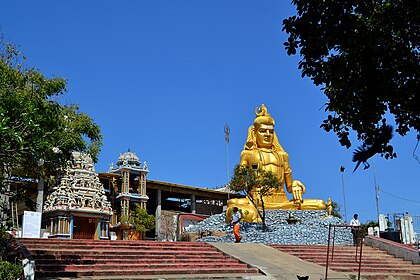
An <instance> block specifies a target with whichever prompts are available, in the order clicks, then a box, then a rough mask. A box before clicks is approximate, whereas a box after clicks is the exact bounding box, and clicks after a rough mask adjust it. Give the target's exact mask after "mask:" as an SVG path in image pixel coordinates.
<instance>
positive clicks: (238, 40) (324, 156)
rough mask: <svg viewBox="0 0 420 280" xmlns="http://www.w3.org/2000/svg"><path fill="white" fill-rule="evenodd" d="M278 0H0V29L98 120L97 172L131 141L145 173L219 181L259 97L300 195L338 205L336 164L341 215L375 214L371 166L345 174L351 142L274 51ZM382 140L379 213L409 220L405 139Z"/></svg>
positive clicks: (413, 186) (415, 190)
mask: <svg viewBox="0 0 420 280" xmlns="http://www.w3.org/2000/svg"><path fill="white" fill-rule="evenodd" d="M288 3H289V1H271V0H266V1H246V0H245V1H244V0H241V1H236V0H235V1H233V0H232V1H218V0H212V1H193V0H190V1H184V0H179V1H173V0H170V1H169V0H168V1H4V0H1V7H2V8H1V9H0V25H1V26H2V29H3V33H4V34H5V37H6V40H7V41H9V42H13V43H15V44H17V45H19V46H20V49H21V50H22V51H23V52H24V54H25V55H26V56H27V57H28V61H27V63H28V64H29V65H31V66H36V67H37V68H39V69H40V70H41V72H42V73H44V74H45V75H46V76H48V77H54V76H61V77H64V78H66V79H68V90H69V92H68V93H67V94H66V95H65V96H64V97H63V98H62V99H61V100H62V102H63V103H77V104H80V109H81V111H83V112H85V113H87V114H89V115H90V116H92V117H93V119H94V120H95V122H96V123H97V124H99V125H100V126H101V129H102V133H103V136H104V145H103V147H102V151H101V153H100V156H99V162H98V163H97V164H96V170H97V171H98V172H104V171H107V170H108V167H109V164H110V163H111V162H114V163H115V162H116V160H117V158H118V155H119V154H120V153H123V152H125V151H127V149H128V148H130V149H131V150H132V151H135V152H136V153H137V155H138V156H139V157H140V160H141V161H147V163H148V166H149V169H150V173H149V175H148V178H149V179H154V180H159V181H166V182H172V183H178V184H185V185H189V186H195V187H202V188H215V187H216V186H218V187H221V186H223V185H224V184H225V183H226V182H227V180H228V178H227V177H228V174H227V170H228V167H227V154H228V161H229V170H230V171H231V170H232V169H233V167H234V166H235V164H237V163H238V161H239V155H240V152H241V150H242V148H243V145H244V143H245V139H246V134H247V128H248V126H249V125H251V124H252V122H253V120H254V113H253V111H254V108H255V107H257V106H259V105H261V104H262V103H264V104H266V106H267V107H268V110H269V112H270V114H271V115H272V116H273V117H274V118H275V120H276V132H277V135H278V137H279V140H280V143H281V144H282V145H283V147H284V148H285V150H286V151H287V152H288V153H289V155H290V164H291V167H292V170H293V175H294V179H299V180H301V181H302V182H303V183H304V184H305V185H306V187H307V193H306V194H305V195H304V198H305V197H306V198H321V199H324V200H327V198H328V197H331V199H332V200H333V201H336V202H338V203H339V204H340V205H342V206H343V191H342V181H341V178H342V177H341V174H340V172H339V169H340V166H341V165H343V166H345V167H346V171H345V173H344V188H345V195H346V204H347V207H346V210H347V211H346V212H347V220H350V219H351V217H352V215H353V214H354V213H356V212H357V213H359V217H360V219H361V221H362V222H364V221H366V220H371V219H376V205H375V193H374V178H373V168H370V169H368V170H366V171H365V170H363V168H360V170H358V171H357V172H356V173H352V170H353V168H354V164H353V163H352V162H351V158H352V152H353V150H354V148H355V147H356V146H357V145H358V143H357V142H354V146H353V147H352V148H351V149H350V150H347V149H345V148H343V147H341V146H340V144H339V143H338V141H337V137H336V136H335V135H334V134H331V133H326V132H324V131H323V130H321V129H320V128H319V126H320V124H321V123H322V120H323V118H324V117H325V112H324V111H323V110H322V109H320V108H321V107H322V106H323V104H324V103H325V102H326V98H325V97H324V95H323V94H322V92H321V91H320V90H319V88H316V87H315V86H314V85H313V84H312V83H311V81H310V80H308V79H302V78H301V75H300V72H299V71H298V69H297V63H298V57H289V56H287V54H286V53H285V51H284V48H283V42H284V41H285V38H286V36H285V34H284V33H283V32H282V20H283V19H284V18H286V17H288V16H290V15H292V14H293V13H294V7H293V6H291V5H289V4H288ZM226 123H227V124H229V126H230V128H231V135H230V138H231V141H230V143H229V147H228V153H227V149H226V142H225V140H224V137H225V135H224V132H223V127H224V125H225V124H226ZM392 144H393V145H394V147H395V148H396V151H397V153H398V158H397V159H395V160H388V161H387V160H384V159H383V158H380V157H379V156H377V157H376V158H375V163H376V181H377V184H378V185H380V188H381V189H382V190H383V192H381V193H380V198H379V208H380V212H381V213H385V214H388V213H394V212H405V211H408V212H410V213H412V214H417V215H420V188H419V187H420V183H419V174H420V173H419V171H420V165H419V163H418V162H416V161H415V160H414V158H413V156H412V153H413V150H414V147H415V144H416V139H415V134H414V133H410V134H409V135H408V136H407V137H405V138H402V137H400V136H398V135H396V136H394V139H393V142H392ZM419 149H420V148H419ZM419 154H420V150H417V155H419ZM370 162H371V163H372V161H370Z"/></svg>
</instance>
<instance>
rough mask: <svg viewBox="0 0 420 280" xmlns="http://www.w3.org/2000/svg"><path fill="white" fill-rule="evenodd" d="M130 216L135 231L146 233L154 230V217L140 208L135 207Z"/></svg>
mask: <svg viewBox="0 0 420 280" xmlns="http://www.w3.org/2000/svg"><path fill="white" fill-rule="evenodd" d="M130 215H131V217H130V222H131V223H132V224H133V225H134V227H135V228H136V231H138V232H141V233H146V232H148V231H150V230H152V229H154V228H155V216H153V215H150V214H149V213H147V210H146V209H143V208H141V207H140V205H136V209H135V210H134V211H133V212H132V213H130Z"/></svg>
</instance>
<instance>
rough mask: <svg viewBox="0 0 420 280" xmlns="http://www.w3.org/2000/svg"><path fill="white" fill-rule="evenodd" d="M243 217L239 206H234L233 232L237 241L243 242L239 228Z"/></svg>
mask: <svg viewBox="0 0 420 280" xmlns="http://www.w3.org/2000/svg"><path fill="white" fill-rule="evenodd" d="M241 219H242V215H241V212H239V209H238V207H233V214H232V220H231V222H230V223H231V224H232V225H233V234H234V235H235V243H239V242H241V235H240V234H239V229H240V228H241V227H240V225H239V222H240V221H241Z"/></svg>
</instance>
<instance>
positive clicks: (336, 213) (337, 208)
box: [331, 201, 342, 219]
mask: <svg viewBox="0 0 420 280" xmlns="http://www.w3.org/2000/svg"><path fill="white" fill-rule="evenodd" d="M331 203H332V212H331V215H332V216H334V217H337V218H339V219H342V216H341V207H340V205H339V204H338V203H337V202H335V201H331Z"/></svg>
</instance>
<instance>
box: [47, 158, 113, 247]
mask: <svg viewBox="0 0 420 280" xmlns="http://www.w3.org/2000/svg"><path fill="white" fill-rule="evenodd" d="M72 156H73V160H72V161H71V162H69V164H68V166H67V167H66V168H65V169H64V171H63V172H62V174H61V175H60V177H59V178H58V184H57V185H56V186H55V187H54V188H53V191H52V193H51V194H49V195H48V196H47V199H46V201H45V205H44V222H46V224H47V226H48V228H49V229H50V235H49V238H70V239H109V222H110V218H111V215H112V209H111V204H110V202H109V201H108V199H107V197H106V195H105V190H104V187H103V185H102V184H101V182H100V181H99V178H98V174H97V173H96V172H95V168H94V165H93V161H92V158H91V157H90V156H89V155H87V154H84V153H80V152H73V153H72Z"/></svg>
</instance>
